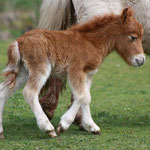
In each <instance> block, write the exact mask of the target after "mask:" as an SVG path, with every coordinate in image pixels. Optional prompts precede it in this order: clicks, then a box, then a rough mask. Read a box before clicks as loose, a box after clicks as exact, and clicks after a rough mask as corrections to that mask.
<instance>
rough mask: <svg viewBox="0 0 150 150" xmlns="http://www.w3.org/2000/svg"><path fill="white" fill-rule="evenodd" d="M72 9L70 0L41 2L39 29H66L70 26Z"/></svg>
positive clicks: (44, 0) (46, 0)
mask: <svg viewBox="0 0 150 150" xmlns="http://www.w3.org/2000/svg"><path fill="white" fill-rule="evenodd" d="M72 9H73V8H72V2H71V0H43V3H42V6H41V9H40V19H39V25H38V26H39V28H42V29H49V30H62V29H66V28H67V27H68V26H69V25H70V24H72V23H71V22H72V19H71V18H72Z"/></svg>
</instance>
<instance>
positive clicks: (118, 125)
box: [0, 41, 150, 150]
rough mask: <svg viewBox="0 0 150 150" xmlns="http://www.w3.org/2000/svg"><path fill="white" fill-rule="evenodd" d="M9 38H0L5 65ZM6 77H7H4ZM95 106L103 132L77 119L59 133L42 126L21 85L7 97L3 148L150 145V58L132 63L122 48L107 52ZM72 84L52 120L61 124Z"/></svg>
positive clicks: (143, 149)
mask: <svg viewBox="0 0 150 150" xmlns="http://www.w3.org/2000/svg"><path fill="white" fill-rule="evenodd" d="M9 43H10V41H9V42H4V41H1V42H0V71H2V69H3V68H4V67H5V63H6V61H7V57H6V53H7V47H8V44H9ZM0 80H2V77H0ZM91 94H92V103H91V112H92V116H93V119H94V121H95V122H96V123H97V125H99V126H100V127H101V133H102V134H101V135H100V136H99V135H92V134H91V133H88V132H85V131H80V130H79V129H78V127H77V126H75V125H72V126H71V127H70V128H69V130H68V131H66V132H65V133H63V134H61V135H60V136H59V137H57V138H55V139H51V138H49V137H48V135H47V134H46V133H43V132H42V131H40V130H39V129H38V127H37V125H36V121H35V118H34V116H33V113H32V112H31V110H30V108H29V106H28V105H27V104H26V102H25V101H24V100H23V96H22V94H21V91H18V92H17V93H16V94H14V95H13V96H12V97H11V98H10V99H9V100H8V102H7V103H6V106H5V111H4V122H3V125H4V131H5V132H4V134H5V139H4V140H1V141H0V150H69V149H71V150H84V149H85V150H149V149H150V58H149V57H147V60H146V64H145V65H144V66H143V67H140V68H133V67H129V66H128V65H127V64H126V63H125V62H124V61H123V60H122V59H121V58H120V56H118V55H117V54H116V53H112V54H111V55H110V56H109V57H107V58H106V59H105V61H104V63H103V65H102V66H101V67H100V68H99V72H98V73H97V74H96V75H95V76H94V80H93V84H92V89H91ZM69 99H70V90H69V88H67V90H66V91H65V92H64V94H63V95H62V96H61V97H60V102H59V106H58V108H57V110H56V113H55V116H54V118H53V120H52V124H53V125H54V126H55V127H57V125H58V123H59V120H60V117H61V115H62V114H63V113H64V112H65V111H66V110H67V106H68V105H69Z"/></svg>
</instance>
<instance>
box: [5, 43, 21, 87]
mask: <svg viewBox="0 0 150 150" xmlns="http://www.w3.org/2000/svg"><path fill="white" fill-rule="evenodd" d="M20 60H21V57H20V52H19V47H18V42H17V41H15V42H13V43H12V44H10V46H9V48H8V63H7V66H6V68H5V69H4V70H3V75H4V76H5V77H6V81H5V83H6V84H7V85H9V86H10V87H11V88H14V86H15V84H16V77H17V74H18V72H19V66H20Z"/></svg>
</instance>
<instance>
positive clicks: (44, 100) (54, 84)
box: [40, 77, 64, 120]
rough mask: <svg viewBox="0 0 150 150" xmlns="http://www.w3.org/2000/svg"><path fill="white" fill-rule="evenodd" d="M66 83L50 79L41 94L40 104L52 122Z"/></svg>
mask: <svg viewBox="0 0 150 150" xmlns="http://www.w3.org/2000/svg"><path fill="white" fill-rule="evenodd" d="M63 87H64V82H63V81H62V80H61V79H58V78H51V77H50V78H49V80H48V81H47V83H46V85H45V86H44V88H43V89H42V91H41V93H40V95H41V96H40V97H41V98H40V104H41V106H42V109H43V111H44V112H45V114H46V115H47V117H48V118H49V120H51V119H52V118H53V116H54V112H55V109H56V108H57V105H58V100H59V94H60V92H61V91H62V90H63Z"/></svg>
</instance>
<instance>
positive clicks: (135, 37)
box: [129, 35, 138, 42]
mask: <svg viewBox="0 0 150 150" xmlns="http://www.w3.org/2000/svg"><path fill="white" fill-rule="evenodd" d="M129 39H130V40H131V42H135V41H136V40H137V39H138V37H137V36H133V35H131V36H129Z"/></svg>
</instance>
